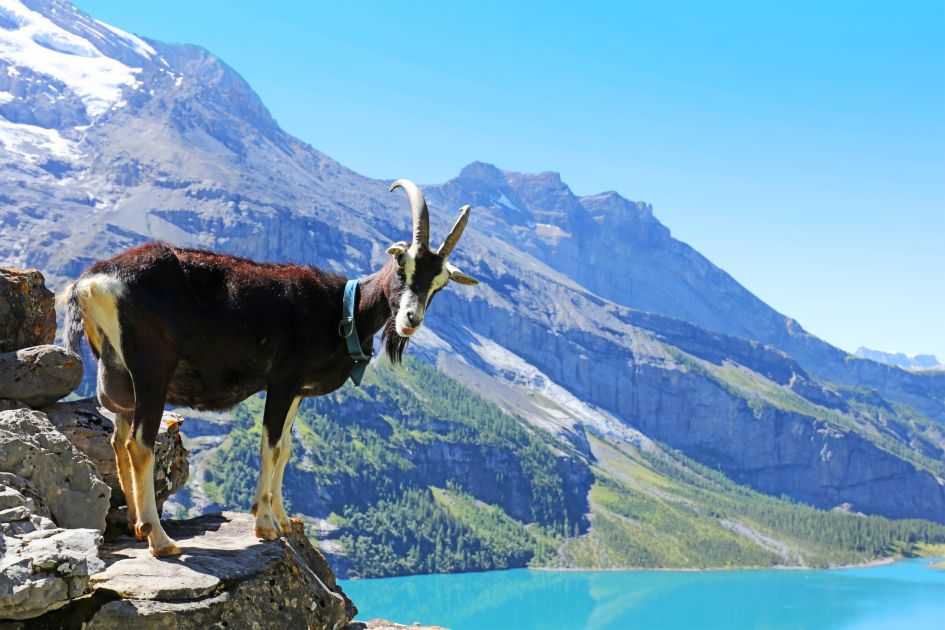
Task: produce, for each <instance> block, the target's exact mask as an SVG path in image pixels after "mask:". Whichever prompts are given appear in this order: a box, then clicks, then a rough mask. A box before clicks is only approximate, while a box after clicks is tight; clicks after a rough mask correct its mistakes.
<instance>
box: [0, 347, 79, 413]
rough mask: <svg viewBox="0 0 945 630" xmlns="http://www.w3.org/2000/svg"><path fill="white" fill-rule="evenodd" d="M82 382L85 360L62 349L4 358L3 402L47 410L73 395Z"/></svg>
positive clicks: (0, 364) (0, 372)
mask: <svg viewBox="0 0 945 630" xmlns="http://www.w3.org/2000/svg"><path fill="white" fill-rule="evenodd" d="M81 380H82V360H81V359H79V357H77V356H76V355H74V354H72V353H71V352H69V351H68V350H66V349H65V348H61V347H59V346H53V345H45V346H33V347H31V348H23V349H20V350H16V351H15V352H5V353H3V354H0V398H6V399H8V400H18V401H20V402H24V403H26V404H27V405H29V406H31V407H43V406H45V405H49V404H51V403H54V402H56V401H57V400H59V399H60V398H62V397H63V396H65V395H67V394H69V393H71V392H72V390H74V389H75V388H76V387H77V386H78V385H79V382H80V381H81Z"/></svg>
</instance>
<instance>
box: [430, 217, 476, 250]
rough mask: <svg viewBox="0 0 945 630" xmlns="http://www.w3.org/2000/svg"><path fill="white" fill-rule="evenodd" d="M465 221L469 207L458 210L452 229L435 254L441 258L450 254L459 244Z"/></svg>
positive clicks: (467, 218) (467, 219)
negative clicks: (457, 216)
mask: <svg viewBox="0 0 945 630" xmlns="http://www.w3.org/2000/svg"><path fill="white" fill-rule="evenodd" d="M467 221H469V206H463V207H462V208H460V209H459V218H458V219H456V223H454V224H453V229H452V230H450V233H449V234H448V235H447V237H446V240H445V241H443V244H442V245H440V249H438V250H437V252H436V253H437V254H439V255H440V256H443V257H446V256H449V255H450V252H452V251H453V248H454V247H456V243H458V242H459V237H460V236H462V235H463V230H465V229H466V222H467Z"/></svg>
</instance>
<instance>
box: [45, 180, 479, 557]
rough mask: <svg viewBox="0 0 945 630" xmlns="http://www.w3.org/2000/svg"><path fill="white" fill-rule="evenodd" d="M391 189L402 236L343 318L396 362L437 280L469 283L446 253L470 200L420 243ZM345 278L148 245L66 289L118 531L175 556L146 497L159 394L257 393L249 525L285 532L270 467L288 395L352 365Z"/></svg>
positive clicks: (325, 382) (294, 398) (424, 220)
mask: <svg viewBox="0 0 945 630" xmlns="http://www.w3.org/2000/svg"><path fill="white" fill-rule="evenodd" d="M395 188H403V189H404V190H405V191H406V193H407V197H408V199H409V201H410V206H411V210H412V215H413V238H412V240H411V242H410V243H407V242H406V241H399V242H397V243H394V244H392V245H391V246H390V247H388V249H387V253H388V254H390V256H391V258H390V259H389V260H388V261H387V262H386V263H385V264H384V266H383V267H382V268H381V269H380V271H377V272H376V273H374V274H372V275H371V276H369V277H367V278H365V279H363V280H361V281H360V282H359V285H358V286H359V293H360V294H359V295H358V294H357V293H356V294H355V295H356V297H355V302H354V305H355V309H354V310H355V312H354V327H355V330H356V331H357V333H358V334H357V338H358V342H359V343H360V347H361V348H365V347H367V348H370V347H371V346H372V338H373V336H374V334H375V333H377V332H378V331H379V330H383V335H382V344H383V346H384V349H385V350H386V353H387V355H388V356H389V357H390V359H391V360H392V361H393V362H398V361H400V359H401V357H402V355H403V352H404V349H405V347H406V345H407V341H408V339H409V338H410V336H411V335H413V334H414V333H415V332H416V331H417V329H418V328H419V327H420V325H421V324H422V322H423V319H424V316H425V314H426V309H427V307H428V306H429V304H430V300H432V299H433V296H434V295H436V293H437V292H438V291H440V290H441V289H442V288H443V287H444V286H446V284H447V282H448V281H450V280H452V281H454V282H458V283H460V284H465V285H472V284H477V281H476V280H475V279H473V278H471V277H470V276H467V275H466V274H464V273H463V272H462V271H460V270H459V269H457V268H456V267H455V266H453V265H452V264H450V263H449V262H447V257H448V256H449V255H450V253H451V252H452V251H453V248H454V247H455V246H456V243H457V242H458V241H459V238H460V236H461V235H462V233H463V230H464V229H465V227H466V222H467V220H468V216H469V206H463V208H461V209H460V215H459V219H458V220H457V221H456V223H455V225H454V226H453V228H452V230H451V231H450V233H449V235H448V236H447V237H446V240H445V241H444V243H443V245H442V246H440V248H439V249H438V250H436V251H433V250H432V249H430V247H429V240H430V229H429V212H428V209H427V204H426V201H425V200H424V197H423V193H422V192H421V190H420V189H419V188H418V187H417V186H416V185H415V184H413V183H412V182H410V181H407V180H397V181H396V182H394V183H393V184H392V185H391V187H390V191H393V190H394V189H395ZM345 285H346V279H345V278H344V277H343V276H341V275H338V274H334V273H330V272H327V271H322V270H319V269H317V268H314V267H304V266H300V265H292V264H266V263H257V262H254V261H252V260H248V259H245V258H237V257H234V256H228V255H224V254H218V253H214V252H210V251H205V250H197V249H186V248H181V247H174V246H171V245H166V244H162V243H150V244H146V245H141V246H139V247H135V248H132V249H129V250H127V251H125V252H124V253H121V254H119V255H117V256H115V257H113V258H110V259H108V260H102V261H99V262H96V263H94V264H93V265H91V266H90V267H89V268H88V269H87V270H86V271H85V272H83V273H82V275H81V276H80V277H79V278H78V280H76V281H75V282H74V283H73V284H72V285H70V286H69V287H68V288H67V289H66V292H65V293H64V298H65V300H66V318H65V319H66V338H67V340H68V343H69V346H70V347H71V348H72V350H73V351H78V348H79V345H80V344H81V340H82V336H83V333H84V335H85V337H86V338H87V339H88V341H89V344H90V345H91V347H92V351H93V353H94V354H95V356H96V358H98V374H97V383H96V390H97V394H98V399H99V402H100V403H101V404H102V405H103V406H104V407H105V408H107V409H109V410H111V411H113V412H114V413H115V414H116V416H117V417H116V420H115V431H114V434H113V435H112V438H111V444H112V448H113V449H114V451H115V459H116V463H117V468H118V475H119V478H120V481H121V488H122V490H123V491H124V493H125V496H126V497H128V527H129V529H130V530H131V532H132V533H134V535H135V536H136V537H137V538H139V539H144V538H147V539H148V547H149V549H150V551H151V553H152V554H153V555H155V556H172V555H177V554H179V553H180V549H179V548H178V546H177V545H176V543H175V542H174V541H173V540H171V539H170V538H169V537H168V536H167V534H166V533H165V532H164V529H163V528H162V527H161V522H160V516H159V515H158V513H157V507H156V505H155V496H154V442H155V439H156V437H157V432H158V429H159V427H160V422H161V415H162V412H163V409H164V405H165V403H171V404H175V405H184V406H188V407H193V408H196V409H218V410H221V409H229V408H231V407H233V406H235V405H236V404H237V403H239V402H240V401H242V400H244V399H246V398H247V397H249V396H251V395H253V394H255V393H257V392H259V391H262V390H265V391H266V404H265V411H264V415H263V430H262V439H261V444H260V455H259V458H260V468H259V478H258V483H257V485H256V497H255V504H254V505H253V513H254V515H255V517H256V522H255V534H256V536H258V537H260V538H263V539H267V540H274V539H276V538H278V537H279V535H280V534H281V533H282V532H285V531H286V530H287V529H288V528H289V527H290V525H291V523H290V521H289V518H288V516H287V515H286V513H285V508H284V507H283V502H282V476H283V472H284V470H285V466H286V463H287V462H288V461H289V455H290V452H291V433H292V424H293V421H294V418H295V414H296V411H297V410H298V407H299V402H300V401H301V399H302V398H304V397H308V396H321V395H324V394H328V393H330V392H332V391H335V390H336V389H338V388H339V387H341V386H342V385H343V384H344V383H345V381H346V380H347V379H348V377H349V375H350V374H351V370H352V367H353V366H354V365H355V359H354V358H352V355H351V354H350V353H349V350H348V349H347V348H346V343H345V341H346V340H345V339H344V338H342V336H340V334H339V320H341V319H342V317H341V316H342V306H343V302H344V297H343V293H344V290H345ZM367 352H368V354H370V353H371V350H368V351H367Z"/></svg>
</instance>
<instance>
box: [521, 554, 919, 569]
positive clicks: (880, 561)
mask: <svg viewBox="0 0 945 630" xmlns="http://www.w3.org/2000/svg"><path fill="white" fill-rule="evenodd" d="M904 559H905V558H904V557H903V556H887V557H885V558H877V559H875V560H867V561H866V562H857V563H853V564H836V565H830V566H826V567H809V566H802V565H788V564H778V565H774V566H737V567H607V568H598V567H594V568H581V567H522V568H525V569H530V570H532V571H551V572H557V571H561V572H565V573H568V572H576V571H654V572H660V573H673V572H678V573H716V572H720V571H769V570H777V571H838V570H843V569H865V568H869V567H881V566H885V565H887V564H893V563H895V562H899V561H900V560H904Z"/></svg>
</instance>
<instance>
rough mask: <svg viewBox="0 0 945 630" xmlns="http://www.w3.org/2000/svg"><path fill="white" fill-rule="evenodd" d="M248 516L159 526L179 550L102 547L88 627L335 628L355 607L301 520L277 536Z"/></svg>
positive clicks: (127, 543)
mask: <svg viewBox="0 0 945 630" xmlns="http://www.w3.org/2000/svg"><path fill="white" fill-rule="evenodd" d="M253 523H254V521H253V518H252V517H251V516H249V515H248V514H235V513H229V512H225V513H223V514H212V515H206V516H201V517H199V518H195V519H191V520H187V521H168V522H166V523H165V528H166V529H167V532H168V534H169V535H170V536H172V537H173V538H175V539H176V540H177V544H178V545H179V546H180V548H181V550H182V551H183V554H182V555H181V556H180V557H179V558H176V559H174V560H170V561H169V560H167V559H157V558H153V557H152V556H151V555H150V554H149V553H148V549H147V545H146V544H145V543H140V542H137V541H135V540H133V539H131V538H124V539H122V540H120V541H118V542H116V543H112V544H108V545H106V546H105V547H104V548H103V557H104V558H105V562H106V564H107V568H106V569H105V570H104V571H102V572H101V573H99V574H97V575H94V576H92V579H91V589H92V591H93V593H94V595H93V597H100V598H101V599H102V600H105V599H108V598H107V597H104V596H105V595H109V596H111V597H114V596H118V597H119V598H120V599H119V600H118V601H111V602H109V603H106V604H105V605H103V606H102V607H101V608H100V609H99V610H98V611H97V612H96V613H95V614H94V615H93V616H92V618H91V621H90V622H89V624H88V625H87V626H86V627H87V628H88V629H89V630H92V629H94V630H102V629H107V628H122V629H124V628H127V627H129V624H134V625H135V626H138V627H142V626H146V627H148V628H176V629H185V628H201V629H202V628H208V627H215V626H216V625H217V624H224V625H225V626H228V627H233V628H253V627H258V628H266V627H273V624H274V623H276V621H275V620H278V621H277V623H278V625H279V627H283V628H326V629H328V628H332V629H334V628H343V627H345V626H346V625H347V624H348V622H350V621H351V619H352V618H353V617H354V614H355V613H356V612H357V611H356V609H355V608H354V606H353V605H352V604H351V602H350V600H348V599H347V597H345V595H344V593H343V592H342V591H341V589H340V588H339V587H338V585H337V584H336V582H335V576H334V574H333V573H332V571H331V568H330V567H329V566H328V563H327V562H326V561H325V559H324V558H323V557H322V556H321V554H319V553H318V551H316V550H315V549H314V548H313V547H312V546H311V544H310V543H309V542H308V539H307V538H306V537H305V534H304V531H303V528H302V525H301V523H299V524H297V526H296V527H295V528H294V530H293V531H292V532H291V533H289V534H288V535H287V536H284V537H282V538H280V539H279V540H277V541H273V542H267V541H260V540H259V539H257V538H256V537H255V536H254V535H253Z"/></svg>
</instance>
